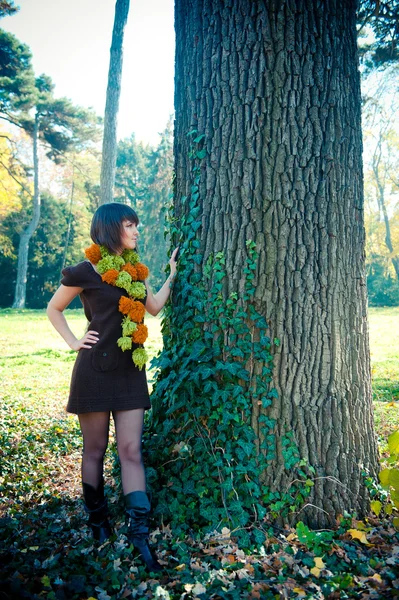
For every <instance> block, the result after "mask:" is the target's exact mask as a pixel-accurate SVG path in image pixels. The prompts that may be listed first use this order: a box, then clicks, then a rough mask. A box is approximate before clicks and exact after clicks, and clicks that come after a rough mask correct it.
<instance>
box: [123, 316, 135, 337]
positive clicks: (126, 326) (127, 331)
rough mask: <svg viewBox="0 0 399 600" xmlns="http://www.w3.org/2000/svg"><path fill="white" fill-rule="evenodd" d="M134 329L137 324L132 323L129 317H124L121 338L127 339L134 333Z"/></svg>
mask: <svg viewBox="0 0 399 600" xmlns="http://www.w3.org/2000/svg"><path fill="white" fill-rule="evenodd" d="M136 329H137V323H135V322H134V321H132V320H131V318H130V317H129V315H126V317H125V318H124V319H123V321H122V335H123V337H128V336H129V335H133V333H134V332H135V331H136Z"/></svg>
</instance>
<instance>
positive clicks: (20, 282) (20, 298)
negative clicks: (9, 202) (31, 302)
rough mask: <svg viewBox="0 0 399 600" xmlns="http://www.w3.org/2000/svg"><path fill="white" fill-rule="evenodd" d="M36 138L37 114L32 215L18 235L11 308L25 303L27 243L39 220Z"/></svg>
mask: <svg viewBox="0 0 399 600" xmlns="http://www.w3.org/2000/svg"><path fill="white" fill-rule="evenodd" d="M38 138H39V114H38V113H36V116H35V124H34V128H33V174H34V175H33V176H34V180H33V186H34V187H33V213H32V219H31V221H30V223H29V225H28V226H27V228H26V229H25V230H24V231H23V232H22V233H21V234H20V239H19V247H18V263H17V281H16V285H15V295H14V302H13V305H12V308H24V307H25V301H26V281H27V274H28V254H29V242H30V239H31V237H32V235H33V234H34V232H35V231H36V228H37V226H38V224H39V220H40V207H41V199H40V192H39V155H38Z"/></svg>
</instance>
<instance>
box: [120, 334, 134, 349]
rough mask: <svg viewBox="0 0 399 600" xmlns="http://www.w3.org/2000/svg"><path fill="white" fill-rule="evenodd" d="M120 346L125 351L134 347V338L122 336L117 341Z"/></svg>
mask: <svg viewBox="0 0 399 600" xmlns="http://www.w3.org/2000/svg"><path fill="white" fill-rule="evenodd" d="M117 344H118V346H119V348H121V349H122V350H123V351H125V350H131V349H132V338H131V337H125V336H124V337H120V338H119V339H118V341H117Z"/></svg>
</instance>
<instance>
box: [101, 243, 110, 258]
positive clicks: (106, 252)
mask: <svg viewBox="0 0 399 600" xmlns="http://www.w3.org/2000/svg"><path fill="white" fill-rule="evenodd" d="M100 252H101V258H105V257H106V256H111V252H110V251H109V250H108V248H107V247H106V246H100Z"/></svg>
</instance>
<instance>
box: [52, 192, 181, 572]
mask: <svg viewBox="0 0 399 600" xmlns="http://www.w3.org/2000/svg"><path fill="white" fill-rule="evenodd" d="M138 223H139V220H138V217H137V215H136V213H135V211H134V210H133V209H132V208H130V207H129V206H127V205H125V204H119V203H116V202H115V203H112V204H105V205H102V206H100V207H99V208H98V209H97V211H96V212H95V214H94V216H93V220H92V224H91V230H90V235H91V238H92V240H93V242H94V244H93V245H92V246H90V247H89V248H87V249H86V251H85V254H86V257H87V259H88V260H85V261H83V262H81V263H79V264H77V265H76V266H73V267H67V268H66V269H64V270H63V271H62V274H63V279H62V280H61V286H60V287H59V288H58V290H57V291H56V292H55V294H54V296H53V297H52V299H51V300H50V302H49V305H48V308H47V314H48V317H49V319H50V321H51V323H52V324H53V326H54V327H55V329H56V330H57V331H58V332H59V333H60V334H61V336H62V337H63V338H64V340H65V341H66V343H67V344H68V345H69V346H70V348H72V349H73V350H76V351H77V352H78V356H77V359H76V362H75V365H74V369H73V373H72V380H71V388H70V395H69V401H68V405H67V411H68V412H71V413H75V414H77V415H78V417H79V422H80V427H81V430H82V435H83V455H82V485H83V496H84V503H85V509H86V511H87V513H88V514H89V524H90V526H91V529H92V531H93V535H94V537H95V539H97V540H99V541H100V542H103V541H104V540H105V539H107V538H108V537H109V536H110V535H111V533H112V530H111V527H110V524H109V522H108V511H107V504H106V500H105V497H104V483H103V459H104V454H105V451H106V448H107V445H108V434H109V422H110V414H111V413H112V416H113V419H114V423H115V431H116V441H117V448H118V455H119V459H120V463H121V473H122V486H123V493H124V497H125V505H126V511H127V515H128V518H129V521H128V537H129V540H130V541H131V542H132V543H133V544H134V546H135V547H136V548H137V549H138V551H139V552H140V554H141V557H142V559H143V560H144V562H145V564H146V566H147V568H148V569H149V570H151V571H154V570H160V569H161V566H160V564H159V563H158V561H157V559H156V556H155V554H154V553H152V552H151V550H150V548H149V545H148V536H149V528H148V517H149V511H150V503H149V500H148V496H147V494H146V480H145V471H144V465H143V461H142V455H141V437H142V430H143V417H144V411H145V410H146V409H148V408H150V406H151V404H150V399H149V394H148V388H147V380H146V373H145V361H146V358H147V356H146V352H145V350H144V348H143V343H144V341H145V339H146V337H147V327H146V326H145V325H144V323H143V321H144V313H145V310H147V311H148V312H149V313H150V314H151V315H154V316H155V315H157V314H158V313H159V311H160V310H161V309H162V308H163V306H164V305H165V303H166V301H167V299H168V297H169V294H170V289H171V287H172V285H173V280H174V278H175V274H176V254H177V249H176V250H175V251H174V252H173V254H172V257H171V259H170V261H169V265H170V275H169V277H168V279H167V280H166V282H165V284H164V285H163V286H162V288H161V289H160V290H159V292H158V293H157V294H155V295H153V294H152V292H151V290H150V289H149V287H148V285H147V282H146V279H147V276H148V269H147V267H146V266H145V265H143V264H142V263H140V260H139V256H138V254H137V252H136V246H137V240H138V237H139V233H138V230H137V225H138ZM78 295H79V296H80V299H81V301H82V304H83V307H84V312H85V315H86V317H87V320H88V322H89V325H88V328H87V329H88V330H87V331H86V333H85V334H84V336H83V337H82V338H81V339H77V338H76V337H75V335H74V334H73V333H72V331H71V329H70V328H69V326H68V324H67V321H66V319H65V316H64V315H63V311H64V310H65V308H66V307H67V306H68V305H69V304H70V303H71V301H72V300H73V299H74V298H75V297H76V296H78Z"/></svg>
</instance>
